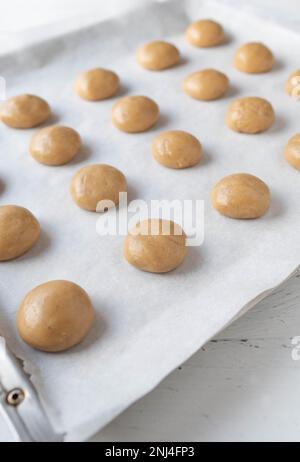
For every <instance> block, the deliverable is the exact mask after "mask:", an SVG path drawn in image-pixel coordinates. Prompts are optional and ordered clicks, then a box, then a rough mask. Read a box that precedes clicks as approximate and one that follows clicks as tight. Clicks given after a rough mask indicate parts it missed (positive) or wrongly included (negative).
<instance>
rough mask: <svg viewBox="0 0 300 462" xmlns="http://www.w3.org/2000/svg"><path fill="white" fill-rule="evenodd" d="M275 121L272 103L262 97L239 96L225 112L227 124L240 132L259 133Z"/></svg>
mask: <svg viewBox="0 0 300 462" xmlns="http://www.w3.org/2000/svg"><path fill="white" fill-rule="evenodd" d="M274 121H275V112H274V109H273V107H272V105H271V104H270V103H269V102H268V101H267V100H265V99H263V98H254V97H251V98H241V99H237V100H236V101H234V102H233V103H232V104H231V106H230V108H229V111H228V113H227V119H226V122H227V125H228V127H229V128H231V129H232V130H234V131H236V132H240V133H249V134H255V133H261V132H264V131H266V130H268V129H269V128H270V127H271V126H272V125H273V123H274Z"/></svg>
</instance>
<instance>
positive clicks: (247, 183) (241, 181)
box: [212, 173, 271, 219]
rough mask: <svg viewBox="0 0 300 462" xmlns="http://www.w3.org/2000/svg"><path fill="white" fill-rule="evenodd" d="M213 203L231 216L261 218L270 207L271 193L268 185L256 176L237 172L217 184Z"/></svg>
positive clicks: (213, 193) (216, 207) (219, 210)
mask: <svg viewBox="0 0 300 462" xmlns="http://www.w3.org/2000/svg"><path fill="white" fill-rule="evenodd" d="M212 204H213V207H214V208H215V209H216V210H217V211H218V212H220V213H221V214H222V215H225V216H226V217H229V218H236V219H254V218H260V217H262V216H263V215H265V214H266V213H267V211H268V210H269V208H270V205H271V193H270V190H269V188H268V186H267V185H266V184H265V183H264V182H263V181H262V180H260V179H259V178H257V177H256V176H253V175H248V174H246V173H237V174H235V175H230V176H227V177H225V178H223V180H221V181H220V182H219V183H218V184H217V185H216V186H215V188H214V190H213V192H212Z"/></svg>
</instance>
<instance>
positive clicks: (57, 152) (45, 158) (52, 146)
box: [29, 125, 81, 166]
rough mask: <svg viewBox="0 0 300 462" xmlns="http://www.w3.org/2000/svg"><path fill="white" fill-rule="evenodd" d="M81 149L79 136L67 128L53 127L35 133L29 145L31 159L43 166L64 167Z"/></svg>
mask: <svg viewBox="0 0 300 462" xmlns="http://www.w3.org/2000/svg"><path fill="white" fill-rule="evenodd" d="M80 147H81V139H80V136H79V134H78V133H77V132H76V131H75V130H73V129H72V128H68V127H61V126H59V125H55V126H53V127H47V128H42V129H41V130H39V131H38V132H36V133H35V134H34V135H33V137H32V139H31V143H30V148H29V150H30V154H31V155H32V157H33V158H34V159H35V160H36V161H38V162H40V163H41V164H45V165H53V166H58V165H64V164H67V163H68V162H70V161H71V160H72V159H73V158H74V157H75V156H76V154H77V153H78V151H79V149H80Z"/></svg>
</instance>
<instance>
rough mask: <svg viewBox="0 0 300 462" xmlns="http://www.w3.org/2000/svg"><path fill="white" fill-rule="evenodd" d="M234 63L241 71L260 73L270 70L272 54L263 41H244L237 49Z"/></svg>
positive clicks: (272, 61) (272, 59)
mask: <svg viewBox="0 0 300 462" xmlns="http://www.w3.org/2000/svg"><path fill="white" fill-rule="evenodd" d="M234 65H235V67H236V68H237V69H238V70H239V71H241V72H245V73H247V74H261V73H263V72H269V71H271V70H272V68H273V65H274V56H273V53H272V52H271V50H269V48H268V47H266V46H265V45H264V44H263V43H256V42H253V43H246V44H245V45H243V46H242V47H241V48H239V50H238V51H237V53H236V55H235V58H234Z"/></svg>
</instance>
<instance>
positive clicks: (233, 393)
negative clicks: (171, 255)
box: [0, 0, 300, 441]
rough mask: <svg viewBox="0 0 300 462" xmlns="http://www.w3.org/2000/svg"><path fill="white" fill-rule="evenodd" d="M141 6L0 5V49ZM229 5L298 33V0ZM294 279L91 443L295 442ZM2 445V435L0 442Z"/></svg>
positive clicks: (95, 2)
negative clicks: (257, 13)
mask: <svg viewBox="0 0 300 462" xmlns="http://www.w3.org/2000/svg"><path fill="white" fill-rule="evenodd" d="M142 1H145V2H146V1H147V0H109V1H107V0H43V1H40V0H27V1H26V2H24V1H23V0H9V1H6V0H0V6H1V11H0V13H1V14H0V51H1V52H4V51H5V50H9V49H12V48H14V47H16V46H19V45H20V44H21V43H27V42H30V41H32V40H35V39H38V38H43V37H46V36H47V35H49V34H50V33H51V27H49V25H50V24H53V23H58V22H60V23H61V27H62V28H64V29H65V28H66V27H67V25H66V24H65V23H64V20H65V19H66V18H68V19H70V18H71V22H69V21H68V22H69V24H71V25H72V27H77V25H78V24H79V23H81V24H82V25H85V24H88V23H89V22H92V21H93V20H94V19H95V18H97V19H98V18H100V17H103V18H104V17H108V16H111V15H113V14H116V13H119V12H121V10H123V9H126V8H128V7H130V6H132V5H133V6H134V5H135V4H139V5H140V4H141V3H142ZM148 1H151V0H148ZM228 2H229V3H230V0H228ZM231 3H236V4H238V5H239V6H240V5H241V4H242V3H245V4H246V3H247V7H249V5H251V6H255V7H257V8H259V9H260V10H261V12H262V14H264V15H269V16H274V17H276V18H277V19H278V18H281V19H283V20H284V21H285V22H290V23H291V24H293V25H295V23H297V21H298V24H299V31H300V8H299V0H276V1H274V0H252V1H250V2H242V1H241V0H239V1H238V0H231ZM79 19H80V20H79ZM68 27H69V26H68ZM70 27H71V26H70ZM32 28H33V30H32ZM295 67H300V62H299V63H295ZM299 280H300V279H296V278H294V279H293V280H292V281H290V282H289V283H288V284H285V285H284V286H283V287H282V288H280V289H279V290H278V291H277V293H276V294H275V295H273V296H272V297H271V298H269V299H268V300H266V301H264V302H263V303H261V304H260V305H259V306H258V307H257V308H256V309H255V310H253V311H252V312H251V313H248V314H247V315H246V316H244V317H243V318H242V319H241V320H240V321H238V322H236V323H235V324H234V325H233V326H231V327H230V328H229V329H227V330H226V331H225V332H224V333H222V334H221V335H220V336H219V337H218V339H216V341H214V342H211V343H210V344H209V345H207V347H205V348H204V349H203V350H202V351H200V352H199V353H198V354H197V355H195V356H194V357H193V358H192V359H191V360H190V361H188V363H186V364H185V365H183V367H182V368H181V369H180V370H178V371H175V372H174V373H173V374H172V375H171V376H170V377H169V378H168V379H167V380H165V381H164V382H163V383H162V384H161V385H160V386H159V387H158V388H157V389H156V390H155V391H154V392H153V393H151V394H150V395H149V396H148V397H146V398H145V399H143V400H142V401H140V402H139V403H137V404H135V405H134V406H133V407H132V408H131V409H129V410H128V411H127V412H126V413H125V414H123V416H121V417H120V418H119V419H117V421H115V422H113V423H112V424H111V425H110V426H109V427H108V428H106V429H105V430H104V431H102V432H101V433H100V434H99V435H98V436H97V437H96V438H95V440H96V441H151V440H152V441H184V440H185V441H195V440H196V441H200V440H205V441H265V440H268V441H270V440H272V441H300V415H299V409H300V407H299V401H300V399H299V379H300V361H298V362H297V361H293V360H292V345H291V338H292V337H294V336H296V335H300V322H299V321H300V315H299V314H298V312H299V311H300V310H299V304H300V289H299V282H298V281H299ZM297 328H298V331H297ZM1 428H2V427H1ZM7 439H8V435H6V434H5V433H4V430H3V431H2V434H0V441H1V440H2V441H5V440H7Z"/></svg>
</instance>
